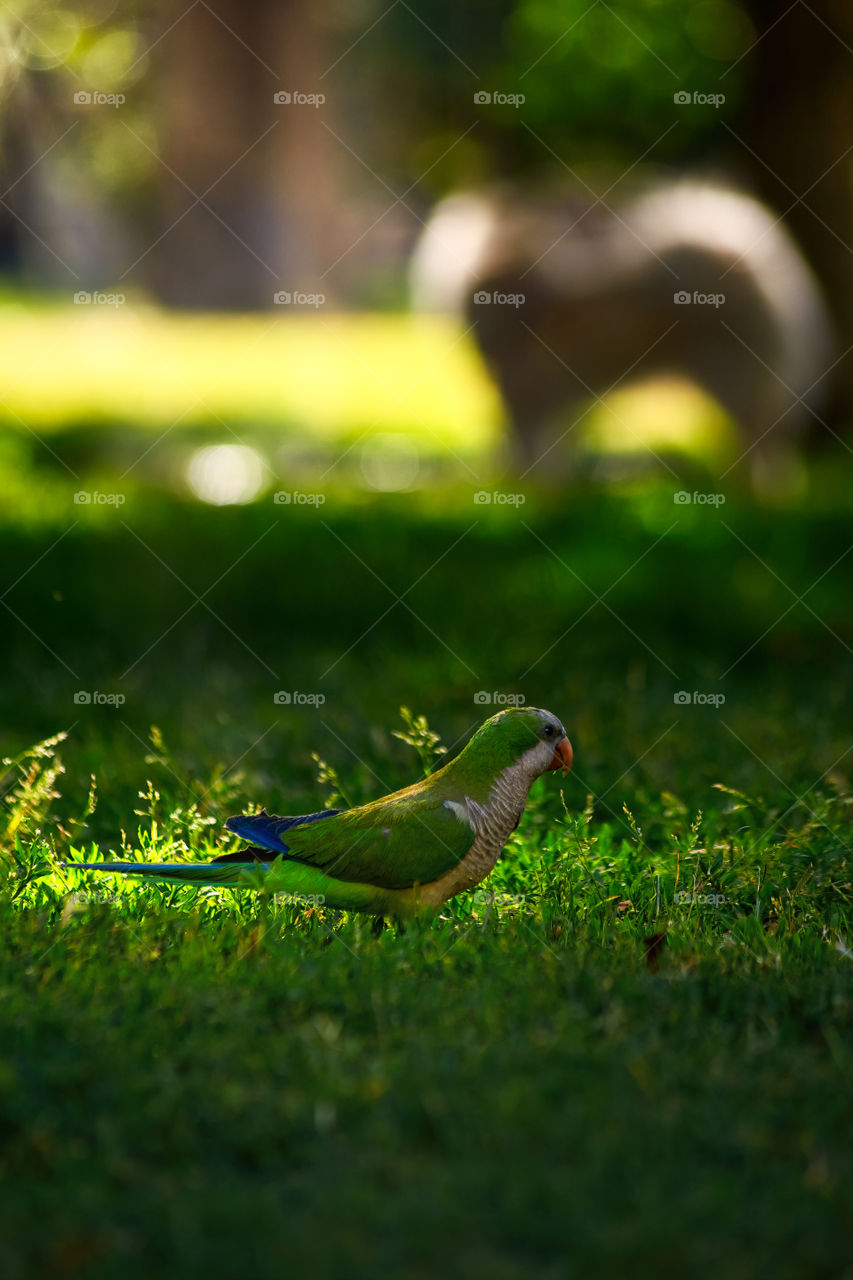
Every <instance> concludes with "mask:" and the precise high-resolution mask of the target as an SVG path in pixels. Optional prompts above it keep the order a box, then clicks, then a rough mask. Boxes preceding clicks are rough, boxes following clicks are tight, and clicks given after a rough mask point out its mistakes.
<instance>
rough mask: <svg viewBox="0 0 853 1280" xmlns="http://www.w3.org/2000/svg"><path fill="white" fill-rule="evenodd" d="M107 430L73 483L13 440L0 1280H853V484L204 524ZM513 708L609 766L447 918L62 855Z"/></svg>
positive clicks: (6, 471)
mask: <svg viewBox="0 0 853 1280" xmlns="http://www.w3.org/2000/svg"><path fill="white" fill-rule="evenodd" d="M93 438H94V437H90V436H87V437H85V438H83V437H82V436H80V435H79V434H75V433H74V432H65V433H57V434H56V436H55V437H52V439H51V443H52V446H53V447H55V449H56V450H57V451H58V452H59V453H60V455H61V458H62V461H64V462H65V463H66V464H67V465H71V466H72V467H73V469H74V472H75V474H74V475H68V474H66V473H65V471H64V468H63V465H62V462H59V461H57V462H54V461H51V459H50V458H49V457H47V458H42V455H41V454H40V453H39V450H38V446H37V445H36V444H33V445H32V448H31V449H29V448H28V449H27V450H24V449H23V446H22V443H21V440H20V438H19V437H17V436H16V437H14V438H12V437H9V438H8V439H6V440H5V441H0V462H2V458H3V457H6V458H7V459H8V461H7V463H6V464H3V465H0V487H2V492H3V495H4V503H3V506H2V510H0V525H2V536H3V540H4V572H3V578H4V585H3V588H2V590H3V591H6V592H7V594H6V595H5V597H4V600H5V604H6V606H7V608H8V609H9V610H12V611H13V612H11V613H10V612H6V610H4V611H3V612H4V613H5V620H4V627H3V630H2V633H0V646H2V649H1V650H0V654H2V661H3V664H4V670H5V672H6V680H5V681H4V682H3V687H2V692H0V726H2V728H0V752H2V754H4V755H5V756H7V757H8V758H9V760H10V761H12V762H13V763H7V765H6V766H5V770H6V771H5V775H4V777H3V780H2V792H3V796H4V806H3V808H2V810H0V857H2V869H3V873H4V876H5V877H6V879H5V885H4V888H3V892H2V896H0V911H2V914H3V921H2V928H3V937H4V948H3V951H2V958H0V992H2V1006H0V1008H2V1014H0V1016H2V1036H0V1045H2V1049H0V1128H2V1133H3V1144H2V1157H0V1159H2V1163H3V1174H4V1186H3V1194H2V1197H0V1223H2V1228H0V1264H2V1269H3V1273H4V1275H6V1276H9V1277H12V1278H13V1280H15V1278H17V1277H27V1278H28V1277H30V1276H44V1275H72V1276H75V1275H79V1276H85V1277H87V1280H88V1277H95V1278H96V1280H99V1278H101V1277H104V1278H105V1280H112V1278H113V1277H122V1280H135V1278H136V1277H139V1278H140V1280H148V1277H150V1276H152V1275H155V1274H157V1273H158V1272H160V1273H164V1274H167V1275H171V1274H175V1275H187V1276H195V1275H199V1276H202V1275H204V1276H208V1277H209V1276H214V1277H216V1276H223V1277H226V1276H227V1277H232V1276H234V1275H235V1274H243V1273H244V1272H249V1273H251V1274H253V1275H257V1276H259V1277H267V1276H269V1277H272V1276H280V1275H281V1274H283V1273H284V1274H295V1275H300V1276H301V1275H317V1276H329V1277H338V1276H342V1275H354V1276H361V1275H364V1276H367V1275H371V1276H373V1275H376V1274H391V1275H402V1276H407V1277H417V1278H419V1277H425V1278H426V1277H431V1276H433V1275H435V1274H437V1273H438V1274H443V1275H450V1276H464V1277H468V1276H470V1277H480V1276H482V1275H485V1274H492V1275H494V1276H495V1277H497V1278H498V1280H503V1277H507V1278H509V1277H512V1278H513V1280H514V1278H515V1277H519V1280H520V1278H521V1277H524V1278H525V1280H526V1278H527V1277H536V1278H539V1277H541V1278H542V1280H551V1278H552V1277H555V1278H556V1277H563V1276H588V1275H616V1274H620V1273H623V1272H628V1273H632V1274H637V1275H641V1276H646V1275H649V1276H651V1275H654V1276H656V1277H670V1276H671V1277H673V1280H675V1278H676V1277H678V1278H681V1277H684V1276H687V1275H690V1276H692V1275H705V1274H709V1275H710V1274H712V1273H713V1274H715V1275H716V1274H719V1273H720V1272H721V1271H722V1272H724V1274H726V1275H727V1276H732V1277H735V1278H736V1280H740V1277H743V1280H754V1278H755V1277H764V1276H767V1277H770V1276H773V1277H780V1276H781V1277H799V1276H805V1275H808V1276H819V1277H823V1276H825V1277H827V1278H829V1277H838V1276H842V1275H844V1274H845V1268H848V1267H849V1257H850V1246H851V1230H850V1217H849V1203H850V1195H849V1188H850V1185H851V1175H853V1168H851V1164H853V1159H851V1154H850V1143H849V1132H850V1123H851V1107H850V1096H849V1079H850V1072H851V1066H853V1030H852V1028H853V1017H851V1015H853V994H851V980H852V979H853V969H851V964H853V956H851V950H853V921H851V896H852V895H853V885H851V849H853V813H851V789H850V782H849V779H850V760H851V757H850V728H849V726H850V723H851V705H850V704H851V692H850V690H851V681H850V674H851V661H850V659H851V645H853V611H851V607H850V598H849V587H848V580H847V578H846V573H847V568H846V562H845V561H844V560H843V558H842V557H843V553H845V552H846V551H847V550H848V549H849V546H850V534H849V514H848V512H849V499H848V496H847V492H846V488H845V485H846V477H845V475H844V474H843V472H842V470H841V468H840V467H838V466H837V465H836V466H832V467H828V468H826V469H825V470H823V471H822V470H820V469H819V468H817V467H814V468H812V470H811V472H810V475H809V487H808V489H807V490H806V493H805V495H804V497H803V498H802V499H801V500H800V501H798V502H797V503H784V502H779V503H777V504H776V505H770V506H761V505H758V504H757V503H756V502H755V501H753V500H752V499H751V498H750V497H749V496H748V495H746V494H744V493H739V492H738V490H737V488H736V487H732V488H731V489H728V490H727V495H726V496H727V502H726V504H725V506H724V507H722V508H717V509H715V508H708V507H697V506H690V507H680V506H677V505H675V504H674V503H673V489H674V488H676V487H678V485H677V484H675V483H670V481H669V480H667V481H666V482H662V481H661V482H658V481H651V480H646V481H643V482H640V481H623V482H619V483H614V484H606V485H599V486H598V487H594V486H584V487H581V486H576V487H574V488H571V489H568V490H565V491H563V492H560V493H558V494H552V495H550V496H549V495H541V494H540V495H537V494H535V493H533V492H532V491H531V492H528V493H527V501H526V502H525V504H524V505H523V506H522V507H521V508H507V507H496V506H494V505H493V506H490V507H488V508H486V507H482V506H478V505H476V504H474V502H473V490H474V489H475V488H478V487H479V484H475V483H470V484H469V483H468V482H467V480H466V481H465V482H463V481H460V480H457V481H456V482H455V483H452V484H448V485H445V486H443V487H441V488H435V487H432V488H427V489H425V490H423V491H419V492H414V493H408V494H399V495H390V496H386V497H376V496H374V495H370V494H369V493H367V492H366V491H365V490H364V489H363V488H362V487H359V486H357V485H355V484H352V483H348V482H345V481H344V479H339V478H335V480H334V482H332V481H331V480H327V481H326V482H325V483H324V484H323V485H322V486H320V487H322V488H323V491H324V494H325V496H326V499H327V500H326V502H325V504H324V505H323V506H322V507H321V508H319V509H305V508H298V507H295V506H289V507H282V506H276V505H275V504H274V503H273V502H272V500H271V497H270V496H269V495H267V496H266V497H263V498H261V499H260V500H259V501H257V502H256V503H253V504H249V505H247V506H244V507H239V508H237V507H234V508H223V509H221V510H217V509H212V508H208V507H204V506H202V505H201V504H198V503H196V502H193V501H192V500H190V499H189V498H187V497H185V496H183V495H182V494H180V493H176V492H174V491H172V490H171V489H170V488H169V486H168V485H166V486H165V487H164V486H163V485H161V484H155V483H153V482H151V481H150V480H149V479H140V478H138V477H136V476H134V477H133V478H132V479H126V480H124V481H122V482H121V483H119V482H118V481H117V479H116V465H115V460H114V457H112V456H111V455H110V453H109V449H110V448H113V447H115V441H114V440H113V439H112V438H110V439H108V440H107V441H106V444H107V451H106V452H105V451H104V450H101V451H100V452H99V451H98V450H97V448H96V447H95V445H94V444H93ZM4 450H5V451H6V452H5V453H4V452H3V451H4ZM306 466H307V464H306ZM288 483H292V484H294V485H295V484H296V483H297V481H295V480H294V479H293V477H292V476H290V477H288ZM298 483H299V485H301V486H302V487H305V488H309V487H311V485H313V484H317V485H318V486H319V485H320V482H319V478H318V476H317V475H316V474H314V475H312V474H311V473H310V470H306V471H304V472H301V473H299V476H298ZM495 484H496V487H500V488H502V489H510V488H513V486H512V484H511V483H510V482H508V481H506V480H500V478H498V480H497V481H496V482H495ZM110 486H112V489H111V488H110ZM96 487H100V488H102V489H104V490H105V491H113V490H115V489H119V488H120V489H121V490H122V492H124V493H125V494H126V498H127V501H126V503H125V504H124V505H123V506H122V507H121V508H120V509H119V510H115V509H104V508H96V507H94V506H89V507H80V506H75V504H74V503H73V493H74V492H75V491H76V490H77V489H80V488H88V489H92V488H96ZM490 487H491V484H490ZM684 487H685V488H690V489H692V488H694V487H695V488H698V489H702V490H703V491H709V490H714V489H716V488H718V487H719V486H718V484H717V483H716V482H714V481H713V479H712V478H711V477H709V476H707V475H705V476H703V475H702V473H701V472H698V471H693V472H691V473H690V475H689V480H686V481H685V482H684ZM238 560H239V563H237V564H236V566H235V562H237V561H238ZM198 597H202V600H201V603H199V600H198ZM397 597H402V598H403V603H400V602H399V600H398V599H397ZM602 601H603V603H602ZM407 606H408V607H407ZM386 610H387V612H386ZM184 611H186V612H184ZM178 619H180V620H179V621H177V622H176V620H178ZM81 689H82V690H88V691H92V690H99V691H101V692H107V693H111V694H112V693H117V694H121V696H122V697H124V698H125V702H124V703H123V704H122V705H121V706H118V707H116V706H111V705H108V704H107V705H96V704H95V703H90V704H88V705H86V704H80V703H75V701H74V694H75V692H77V691H79V690H81ZM279 689H285V690H290V691H293V690H299V691H302V692H308V693H312V694H322V696H323V698H324V699H325V701H324V702H323V703H322V704H320V705H310V704H291V705H290V706H286V705H281V704H280V703H276V702H275V701H274V693H275V692H276V690H279ZM682 689H683V690H687V691H689V692H690V693H691V694H692V692H693V691H694V690H695V691H697V692H700V693H703V694H714V695H715V697H716V695H718V694H723V695H724V697H725V702H724V703H722V704H721V705H718V706H714V705H708V704H693V703H692V702H691V703H690V705H687V706H685V705H681V704H679V703H676V702H675V701H674V695H675V694H676V693H677V692H678V691H679V690H682ZM482 690H485V691H488V692H490V693H491V692H493V691H500V692H503V693H507V694H510V693H511V694H515V695H517V694H521V695H523V696H524V697H525V698H526V700H527V701H528V702H529V703H531V704H538V705H544V706H547V707H549V708H550V709H552V710H553V711H555V712H557V713H558V714H559V715H560V716H561V717H562V718H563V720H564V721H565V723H566V725H567V727H568V728H569V730H570V734H571V736H572V739H573V741H574V744H575V751H576V768H575V770H574V771H573V773H572V774H571V775H570V776H569V777H568V778H567V779H566V780H565V781H563V780H561V779H560V778H558V777H553V776H549V777H547V778H545V779H543V780H541V781H540V782H539V783H537V784H536V786H535V788H534V791H533V793H532V796H531V802H530V805H529V807H528V810H527V812H526V815H525V817H524V819H523V822H522V825H521V827H520V828H519V831H518V832H517V834H516V835H515V836H514V837H513V838H512V840H511V842H510V845H509V847H508V849H507V852H506V854H505V856H504V858H503V860H502V861H501V862H500V863H499V865H498V867H497V869H496V870H495V872H494V873H493V875H492V876H491V877H490V880H489V881H488V883H487V884H486V885H484V886H483V887H482V889H481V890H480V891H479V892H477V893H474V894H469V895H463V896H461V897H460V898H458V899H457V900H455V901H454V902H452V903H450V904H448V905H447V907H446V908H445V909H444V910H443V912H442V913H441V917H440V918H439V919H438V920H436V921H433V922H431V923H428V924H426V923H422V922H416V923H414V924H412V925H410V926H409V927H408V928H407V930H406V931H405V933H402V934H400V933H398V932H397V930H396V929H394V928H388V929H386V930H385V931H384V932H383V933H382V934H381V935H380V936H378V937H377V936H374V934H373V932H372V931H371V921H370V920H361V919H359V918H358V917H351V916H346V915H340V914H337V913H335V912H331V911H324V910H322V909H315V908H305V909H297V908H295V907H293V906H292V905H288V904H285V903H282V902H276V901H271V900H268V899H266V898H264V897H263V896H261V895H256V894H252V893H249V894H240V895H236V894H232V893H230V892H228V891H216V890H203V891H198V892H196V891H193V890H180V889H168V890H161V889H158V888H157V887H154V886H145V887H141V886H139V885H135V884H132V883H130V882H126V883H118V882H116V881H114V880H112V879H111V878H105V879H95V878H93V877H89V876H85V875H83V874H81V873H76V872H73V871H62V870H60V869H59V868H58V865H57V864H58V862H59V861H64V860H67V859H69V858H70V859H72V860H73V859H75V858H82V857H84V856H89V855H90V854H93V853H94V854H95V855H96V856H97V855H99V854H108V853H111V852H116V853H121V852H126V853H127V854H128V856H134V857H145V858H149V857H150V858H154V857H156V858H161V857H166V858H172V857H176V858H182V857H187V858H197V857H205V856H209V854H210V853H211V852H213V851H214V850H216V851H219V850H221V849H222V847H223V843H224V842H223V840H222V831H221V822H222V819H223V818H224V817H225V816H226V815H227V814H229V813H231V812H234V811H236V810H237V809H239V808H240V807H242V806H243V805H245V804H247V803H256V802H257V803H260V802H265V803H267V804H268V806H269V807H270V808H271V809H275V810H277V811H282V810H283V811H284V812H302V811H306V810H310V809H314V808H316V807H318V805H320V804H321V803H323V802H324V801H327V800H328V799H329V798H330V795H331V794H332V793H333V791H335V790H337V791H339V792H343V794H344V795H345V796H346V798H347V800H348V801H349V802H358V801H360V800H362V799H364V798H367V797H369V796H375V795H377V794H380V793H381V792H382V791H384V790H389V789H392V788H394V787H397V786H400V785H402V784H404V783H405V782H408V781H412V780H414V779H415V778H416V777H417V776H419V774H420V771H421V761H420V760H419V758H418V754H417V752H416V751H413V750H412V748H411V747H410V746H409V745H407V744H406V743H404V742H402V741H401V740H400V739H399V738H397V737H395V736H394V733H393V731H394V730H395V729H399V728H400V727H401V722H400V719H399V707H400V706H401V704H406V705H408V706H410V707H412V708H413V710H415V711H417V712H423V713H425V714H426V715H427V717H428V720H429V723H430V726H431V727H432V728H433V729H434V730H436V731H437V732H439V733H440V735H441V738H442V741H443V742H444V743H445V744H446V745H447V746H448V747H450V748H451V749H452V748H453V747H454V746H455V745H457V744H458V743H459V742H460V741H462V740H464V737H465V735H466V734H467V733H468V732H469V731H470V729H471V728H472V727H473V725H474V724H475V723H477V722H478V720H479V719H481V718H482V717H483V716H484V715H485V714H488V710H489V709H488V708H484V707H483V706H482V705H481V704H479V703H477V702H476V701H475V694H476V693H477V691H482ZM60 733H66V734H67V736H66V737H64V738H62V739H61V740H59V741H50V742H48V743H47V744H46V745H45V746H43V747H41V748H39V749H37V750H33V746H32V744H33V743H36V742H43V741H44V740H46V739H49V738H53V737H54V736H55V735H57V734H60ZM312 753H316V754H317V755H319V756H320V757H321V760H322V762H323V763H322V764H318V762H317V761H316V760H314V759H313V758H312ZM92 775H94V777H95V781H96V786H95V788H94V789H93V784H92ZM42 873H46V874H42ZM31 876H32V877H33V878H32V879H30V877H31ZM36 877H37V878H36ZM711 899H713V900H711ZM656 934H663V935H665V942H664V944H663V946H662V947H661V949H660V952H659V954H656V953H654V951H652V952H651V955H650V944H649V941H648V940H649V939H650V938H651V937H652V936H653V935H656ZM650 958H652V959H654V958H656V959H657V972H653V971H652V969H653V968H654V967H655V965H654V964H652V966H651V968H650V965H649V961H650Z"/></svg>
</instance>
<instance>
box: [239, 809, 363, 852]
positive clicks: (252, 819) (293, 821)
mask: <svg viewBox="0 0 853 1280" xmlns="http://www.w3.org/2000/svg"><path fill="white" fill-rule="evenodd" d="M343 812H344V811H343V809H321V810H320V812H319V813H303V814H302V815H300V816H299V817H296V818H279V817H276V815H275V814H270V813H266V812H265V811H264V810H261V812H260V813H253V814H237V815H236V816H235V817H233V818H227V819H226V820H225V825H226V827H227V828H228V830H229V831H233V832H234V834H235V835H238V836H242V837H243V839H244V840H250V841H251V842H252V843H253V844H258V845H260V846H261V847H262V848H264V849H271V850H272V851H273V852H274V853H288V852H289V849H288V846H287V845H286V844H285V843H284V841H283V840H282V839H281V833H282V832H283V831H287V830H288V828H290V827H301V826H304V825H305V823H307V822H319V821H320V820H321V819H322V818H333V817H334V816H335V814H337V813H343Z"/></svg>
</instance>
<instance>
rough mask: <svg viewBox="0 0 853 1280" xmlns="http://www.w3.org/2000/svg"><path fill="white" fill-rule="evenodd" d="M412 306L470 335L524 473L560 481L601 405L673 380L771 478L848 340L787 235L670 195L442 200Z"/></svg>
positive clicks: (674, 185)
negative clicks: (623, 392) (575, 436)
mask: <svg viewBox="0 0 853 1280" xmlns="http://www.w3.org/2000/svg"><path fill="white" fill-rule="evenodd" d="M411 284H412V294H413V302H414V305H415V306H416V307H417V308H419V309H425V310H451V311H455V312H456V313H460V314H461V315H463V316H464V317H465V319H466V321H467V322H468V323H471V324H473V325H474V332H475V335H476V338H477V341H478V343H479V345H480V348H481V350H482V352H483V355H484V356H485V358H486V361H487V363H488V365H489V367H490V369H491V371H492V374H493V376H494V378H495V380H496V382H497V384H498V386H499V388H500V390H501V392H502V394H503V397H504V400H505V403H506V406H507V410H508V413H509V417H510V420H511V423H512V426H513V428H514V439H515V445H516V454H517V461H518V465H519V467H520V468H521V469H523V470H525V471H530V470H533V469H534V468H539V469H540V470H545V469H547V470H548V471H549V472H552V471H553V470H554V468H555V466H556V465H558V460H559V458H560V456H561V452H562V451H561V450H560V449H558V448H557V447H556V446H557V442H558V440H559V438H560V437H561V435H562V436H567V438H569V437H568V435H567V426H566V420H567V418H568V421H569V424H570V425H571V424H572V423H574V422H576V421H578V420H579V419H580V418H581V416H582V415H583V413H584V411H585V409H586V408H587V407H588V406H589V405H590V403H591V402H592V401H593V400H594V398H596V397H600V396H602V395H604V394H605V393H606V392H607V391H609V390H610V389H611V388H613V387H615V386H616V385H619V384H625V383H630V382H631V381H635V380H638V379H646V378H650V377H655V376H660V375H666V374H668V375H675V376H680V377H683V378H686V379H689V380H690V381H691V382H693V383H694V384H696V385H697V386H699V387H701V388H702V389H703V390H705V391H707V392H708V393H709V394H710V395H711V396H713V397H714V398H715V399H716V400H717V401H718V402H719V403H720V404H721V405H722V406H723V408H725V409H726V410H727V411H728V412H729V413H730V414H731V416H732V417H733V418H734V420H735V421H736V422H737V423H738V424H739V426H740V429H741V431H742V432H743V436H744V445H743V448H744V452H745V453H746V454H747V455H748V457H749V458H750V461H751V462H752V463H753V464H755V465H757V466H759V467H760V466H761V465H762V464H766V463H767V461H768V460H770V461H771V462H772V458H773V455H774V453H779V452H784V442H785V441H786V440H788V441H790V440H791V439H793V438H795V437H796V436H797V435H798V434H799V433H801V432H802V430H803V428H804V426H806V425H807V424H808V423H809V421H810V419H811V418H812V417H813V415H814V412H815V411H817V410H819V407H820V404H821V402H822V400H823V398H824V394H823V391H824V389H823V382H824V380H825V375H826V371H827V369H828V368H829V366H830V365H831V363H832V360H833V358H834V338H833V333H832V328H831V323H830V320H829V317H828V313H827V309H826V306H825V304H824V301H823V298H822V296H821V293H820V289H819V287H818V284H817V281H816V280H815V278H814V276H813V274H812V272H811V270H810V268H809V267H808V265H807V264H806V262H805V260H804V258H803V257H802V255H801V253H800V251H799V249H798V248H797V246H796V244H795V243H794V241H793V239H792V238H791V236H790V235H789V233H788V232H787V231H786V230H785V228H784V226H783V225H782V223H781V222H780V221H779V220H778V219H776V218H775V216H774V215H773V214H772V213H771V212H770V210H769V209H767V208H765V206H764V205H762V204H759V203H758V201H757V200H754V199H752V198H751V197H750V196H747V195H745V194H743V193H741V192H738V191H735V190H732V189H729V188H727V187H724V186H719V185H714V184H710V183H700V182H696V181H688V180H681V181H674V182H671V183H669V184H665V185H658V186H656V187H653V188H651V189H648V190H646V191H644V192H643V193H641V194H639V195H635V196H634V197H633V198H632V199H631V200H630V201H629V202H628V203H625V204H623V205H617V204H616V203H615V202H612V203H611V208H606V207H605V206H604V204H603V203H601V202H598V201H596V200H594V199H593V198H592V197H590V198H588V199H587V198H574V199H569V200H566V201H564V202H562V203H557V202H555V201H554V202H545V201H542V202H537V201H535V200H532V199H531V200H525V199H523V198H522V197H521V196H519V195H517V194H509V195H501V194H487V195H454V196H451V197H449V198H448V199H446V200H444V201H442V202H441V203H440V204H439V205H438V206H437V208H436V209H435V211H434V213H433V214H432V217H431V218H430V220H429V222H428V223H427V225H426V228H425V230H424V232H423V234H422V236H421V238H420V240H419V242H418V244H417V246H416V249H415V252H414V256H413V259H412V264H411Z"/></svg>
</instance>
